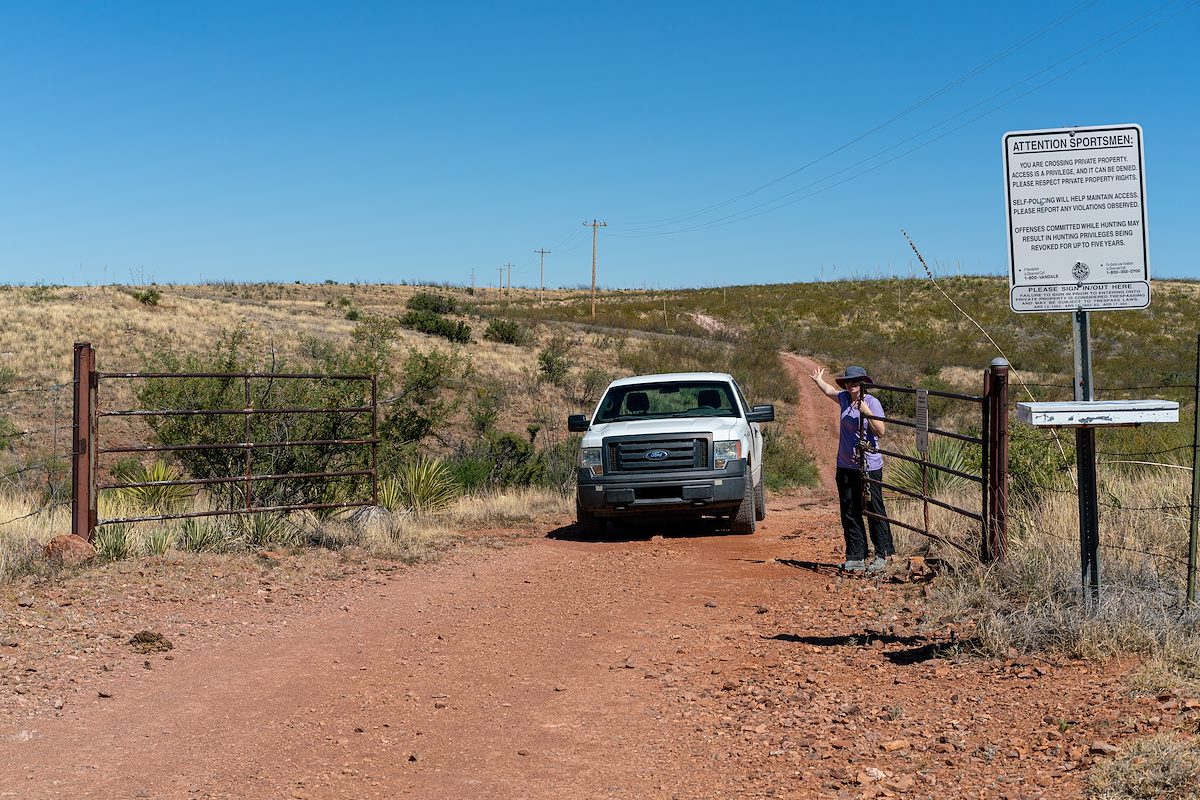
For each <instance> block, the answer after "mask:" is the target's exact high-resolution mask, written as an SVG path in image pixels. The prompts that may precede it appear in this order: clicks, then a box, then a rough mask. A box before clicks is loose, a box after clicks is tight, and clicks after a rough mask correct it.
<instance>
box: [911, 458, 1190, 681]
mask: <svg viewBox="0 0 1200 800" xmlns="http://www.w3.org/2000/svg"><path fill="white" fill-rule="evenodd" d="M1188 478H1190V476H1186V474H1184V473H1179V474H1170V475H1166V476H1164V475H1161V474H1156V475H1154V476H1142V477H1136V476H1134V477H1129V476H1109V477H1108V478H1107V479H1106V480H1105V481H1104V486H1105V490H1106V491H1105V494H1104V496H1103V497H1102V499H1101V502H1102V503H1103V504H1104V505H1103V507H1102V511H1101V519H1100V533H1101V549H1100V567H1101V582H1102V590H1101V600H1100V603H1099V604H1098V606H1096V607H1095V608H1094V609H1089V607H1088V604H1087V603H1085V602H1084V600H1083V592H1082V589H1081V578H1080V572H1079V543H1078V542H1079V538H1078V531H1079V524H1078V501H1077V499H1076V497H1075V495H1074V494H1073V493H1065V492H1064V493H1048V494H1044V495H1042V496H1041V497H1039V498H1037V499H1033V500H1029V499H1024V500H1022V499H1018V498H1014V508H1013V509H1012V512H1013V514H1012V517H1011V519H1010V528H1009V555H1008V558H1007V559H1006V561H1005V562H1003V563H1000V564H996V565H991V566H982V565H979V564H977V563H975V562H974V559H972V558H970V557H969V556H967V555H965V554H963V553H961V552H960V551H958V550H956V549H952V548H948V547H946V546H945V545H943V544H940V543H937V542H932V543H931V542H925V541H923V540H922V538H921V537H919V536H917V535H915V534H904V535H901V536H899V537H898V538H899V539H900V542H901V547H904V548H909V549H910V550H911V551H912V552H924V553H927V554H930V555H936V556H938V557H943V558H945V559H946V560H947V561H948V562H949V563H950V564H951V566H952V569H951V571H950V572H949V573H948V575H947V576H945V577H944V578H943V579H942V580H941V581H940V582H939V583H938V584H937V585H936V588H935V592H934V595H933V598H932V607H933V609H934V614H935V616H936V618H937V619H939V620H942V621H944V620H958V621H965V622H969V623H970V624H971V625H973V627H974V630H975V643H976V644H977V646H978V647H979V648H981V649H982V650H983V651H985V652H987V653H992V654H1001V653H1004V652H1006V651H1008V650H1009V649H1010V648H1012V649H1016V650H1018V651H1022V652H1050V653H1066V654H1069V655H1072V656H1078V657H1083V658H1089V659H1105V658H1109V657H1112V656H1114V655H1117V654H1119V653H1127V652H1132V653H1138V654H1141V655H1143V656H1144V657H1145V658H1146V659H1147V664H1148V667H1147V669H1148V672H1147V675H1146V677H1145V679H1144V683H1145V684H1146V685H1147V686H1151V685H1152V686H1153V687H1154V689H1155V690H1159V689H1162V688H1178V687H1180V686H1182V685H1185V684H1190V683H1191V682H1193V681H1195V680H1196V679H1197V678H1200V666H1198V665H1200V658H1198V656H1200V615H1197V614H1196V613H1195V612H1194V611H1189V610H1187V609H1186V608H1185V607H1184V601H1185V596H1184V595H1185V583H1186V574H1185V573H1186V570H1184V569H1183V566H1184V564H1186V546H1187V521H1186V518H1180V517H1178V516H1172V515H1171V514H1166V513H1162V512H1161V511H1158V510H1155V509H1157V508H1158V507H1159V506H1160V505H1164V504H1167V505H1169V504H1176V503H1178V502H1179V500H1180V497H1181V496H1186V494H1185V490H1190V483H1189V484H1187V485H1185V481H1186V480H1187V479H1188ZM965 499H966V498H961V497H960V498H959V502H960V503H962V502H964V501H965ZM1184 502H1187V501H1186V500H1185V501H1184ZM967 507H968V508H970V507H972V506H970V505H968V506H967ZM973 507H975V508H977V507H978V500H976V501H975V503H974V506H973ZM898 509H899V511H900V513H901V514H903V515H906V516H907V518H908V519H909V520H912V519H919V509H917V508H916V507H914V506H913V505H912V504H905V505H903V506H898ZM948 513H949V512H945V511H943V510H940V509H938V510H936V511H935V512H934V513H933V515H932V517H933V525H932V527H933V529H934V530H937V531H939V532H940V533H942V534H943V535H944V536H945V538H948V539H952V540H953V541H955V542H957V543H959V544H960V545H962V546H964V547H966V548H967V549H968V550H970V551H971V552H976V551H977V550H978V543H979V533H978V528H977V526H975V525H974V523H971V522H970V521H968V520H963V519H961V518H960V519H959V520H953V519H951V518H950V517H948V516H947V515H948ZM901 518H902V519H903V518H905V517H904V516H902V517H901Z"/></svg>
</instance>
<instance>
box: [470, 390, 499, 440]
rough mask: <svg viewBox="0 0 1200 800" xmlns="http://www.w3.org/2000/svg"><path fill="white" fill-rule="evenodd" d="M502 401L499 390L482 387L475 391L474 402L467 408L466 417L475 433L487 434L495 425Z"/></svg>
mask: <svg viewBox="0 0 1200 800" xmlns="http://www.w3.org/2000/svg"><path fill="white" fill-rule="evenodd" d="M502 399H503V398H502V395H501V393H500V390H499V389H493V388H491V387H484V386H480V387H477V388H476V389H475V401H474V402H473V403H472V404H471V405H470V406H469V407H468V408H467V415H468V416H469V417H470V418H471V426H472V427H473V428H474V429H475V432H476V433H479V434H482V433H487V432H488V431H490V430H491V429H492V427H493V426H494V425H495V424H496V420H497V419H499V417H500V405H501V402H502Z"/></svg>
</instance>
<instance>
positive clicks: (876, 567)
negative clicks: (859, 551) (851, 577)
mask: <svg viewBox="0 0 1200 800" xmlns="http://www.w3.org/2000/svg"><path fill="white" fill-rule="evenodd" d="M887 565H888V562H887V559H886V558H884V557H883V556H875V558H873V559H871V563H870V564H868V565H867V572H883V571H884V570H885V569H887Z"/></svg>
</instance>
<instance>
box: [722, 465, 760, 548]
mask: <svg viewBox="0 0 1200 800" xmlns="http://www.w3.org/2000/svg"><path fill="white" fill-rule="evenodd" d="M754 494H755V492H754V478H753V477H752V476H751V475H750V470H749V469H747V470H746V490H745V492H744V493H743V494H742V504H741V505H740V506H738V510H737V514H735V515H734V517H733V519H732V520H730V522H729V530H730V532H731V533H736V534H740V535H743V536H744V535H747V534H751V533H754V529H755V528H756V527H757V526H758V523H757V515H756V514H755V512H754Z"/></svg>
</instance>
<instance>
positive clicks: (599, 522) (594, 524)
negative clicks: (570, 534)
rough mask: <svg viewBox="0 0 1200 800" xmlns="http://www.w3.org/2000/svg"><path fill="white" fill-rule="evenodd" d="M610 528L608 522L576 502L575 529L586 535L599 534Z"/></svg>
mask: <svg viewBox="0 0 1200 800" xmlns="http://www.w3.org/2000/svg"><path fill="white" fill-rule="evenodd" d="M607 529H608V522H607V521H606V520H604V519H603V518H602V517H597V516H596V515H595V514H593V513H592V512H590V511H587V510H585V509H583V508H581V507H580V505H579V503H578V502H577V503H575V530H577V531H579V533H581V534H583V535H584V536H599V535H600V534H602V533H604V531H605V530H607Z"/></svg>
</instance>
